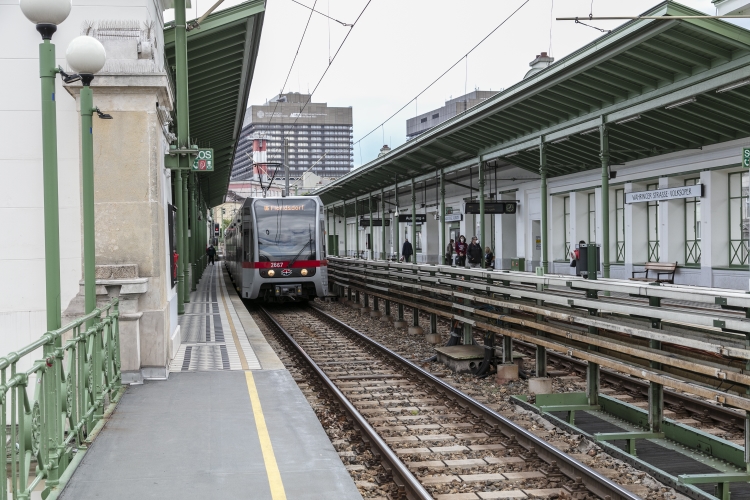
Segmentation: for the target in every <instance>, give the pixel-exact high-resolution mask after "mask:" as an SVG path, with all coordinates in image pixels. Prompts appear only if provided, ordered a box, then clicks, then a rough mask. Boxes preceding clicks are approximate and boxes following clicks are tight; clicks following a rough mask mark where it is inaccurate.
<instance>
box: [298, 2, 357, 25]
mask: <svg viewBox="0 0 750 500" xmlns="http://www.w3.org/2000/svg"><path fill="white" fill-rule="evenodd" d="M292 2H294V3H296V4H297V5H301V6H302V7H304V8H306V9H310V10H311V11H312V12H315V13H316V14H320V15H321V16H323V17H327V18H328V19H330V20H331V21H336V22H337V23H339V24H340V25H341V26H354V25H353V24H349V23H345V22H343V21H339V20H338V19H336V18H334V17H331V16H329V15H326V14H323V13H322V12H320V11H319V10H315V6H314V5H313V6H312V7H308V6H307V5H305V4H303V3H301V2H298V1H297V0H292ZM328 7H329V8H328V13H329V14H330V13H331V9H330V4H329V6H328Z"/></svg>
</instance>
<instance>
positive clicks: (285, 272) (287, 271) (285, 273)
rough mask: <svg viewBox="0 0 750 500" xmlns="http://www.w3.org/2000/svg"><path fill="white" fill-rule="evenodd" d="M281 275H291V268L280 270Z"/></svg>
mask: <svg viewBox="0 0 750 500" xmlns="http://www.w3.org/2000/svg"><path fill="white" fill-rule="evenodd" d="M281 275H282V276H291V275H292V270H291V269H284V270H283V271H281Z"/></svg>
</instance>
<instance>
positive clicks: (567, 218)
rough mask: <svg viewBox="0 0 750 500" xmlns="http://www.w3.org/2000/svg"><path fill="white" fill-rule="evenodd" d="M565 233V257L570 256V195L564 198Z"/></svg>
mask: <svg viewBox="0 0 750 500" xmlns="http://www.w3.org/2000/svg"><path fill="white" fill-rule="evenodd" d="M563 234H564V235H565V245H564V246H565V255H564V256H563V258H564V259H568V258H569V257H570V196H566V197H565V198H563Z"/></svg>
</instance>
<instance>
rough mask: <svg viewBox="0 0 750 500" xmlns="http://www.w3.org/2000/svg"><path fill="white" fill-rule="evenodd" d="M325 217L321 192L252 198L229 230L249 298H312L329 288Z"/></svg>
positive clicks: (233, 263) (231, 252)
mask: <svg viewBox="0 0 750 500" xmlns="http://www.w3.org/2000/svg"><path fill="white" fill-rule="evenodd" d="M324 223H325V216H324V213H323V204H322V202H321V201H320V198H319V197H317V196H314V197H313V196H290V197H285V198H247V199H245V201H244V203H243V204H242V207H241V208H240V210H239V211H238V212H237V214H235V216H234V220H233V221H232V223H231V224H230V225H229V227H227V229H226V231H225V233H224V242H225V245H226V257H225V263H226V266H227V269H228V270H229V274H230V276H231V277H232V281H233V282H234V286H235V287H236V288H237V291H238V292H239V294H240V296H241V297H242V298H243V299H259V300H262V301H265V302H284V301H297V300H312V299H314V298H315V297H324V296H325V295H326V293H327V292H328V268H327V266H328V263H327V261H326V248H325V226H324Z"/></svg>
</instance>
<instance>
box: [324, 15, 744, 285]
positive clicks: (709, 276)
mask: <svg viewBox="0 0 750 500" xmlns="http://www.w3.org/2000/svg"><path fill="white" fill-rule="evenodd" d="M699 14H701V13H700V12H697V11H694V10H691V9H689V8H686V7H684V6H682V5H679V4H677V3H673V2H665V3H663V4H660V5H658V6H657V7H654V8H653V9H652V10H651V11H650V12H649V13H648V15H685V16H695V15H699ZM706 33H708V34H709V35H707V36H710V37H712V40H713V45H711V46H710V47H709V46H706V45H701V44H699V43H693V42H694V41H695V40H697V39H699V38H700V37H701V36H704V34H706ZM676 38H679V40H680V42H679V43H680V44H682V45H684V46H688V45H690V44H692V45H690V47H691V48H690V49H689V50H688V49H684V50H682V51H681V52H680V63H679V64H676V63H674V62H672V63H669V64H668V63H666V62H665V61H666V59H664V57H662V56H661V55H660V54H663V53H671V52H670V51H674V50H675V45H673V44H674V40H675V39H676ZM748 40H750V36H748V31H747V30H744V29H743V28H740V27H738V26H735V25H732V24H729V23H726V22H723V21H719V20H712V21H710V22H709V23H708V24H705V25H703V24H701V23H700V21H693V20H682V21H678V22H675V23H672V24H669V23H650V22H647V21H644V20H635V21H633V22H630V23H626V24H624V25H622V26H620V27H619V28H617V29H615V30H613V31H612V32H611V33H609V34H606V35H604V36H602V37H601V38H600V39H598V40H596V41H595V42H593V43H591V44H589V45H587V46H585V47H582V48H581V49H579V50H578V51H576V52H574V53H572V54H571V55H569V56H567V57H566V58H564V59H563V60H561V61H558V62H557V63H554V64H547V63H550V62H552V61H547V60H539V59H541V58H542V57H543V56H544V54H542V55H541V56H539V57H538V58H537V60H535V62H537V63H544V64H545V67H543V68H539V69H540V70H539V71H535V72H530V73H531V74H529V75H527V77H526V78H525V79H524V80H522V81H521V82H519V83H517V84H516V85H514V86H512V87H510V88H509V89H506V90H505V91H503V92H501V93H500V94H498V95H496V96H493V97H491V98H490V99H488V100H486V101H485V102H483V103H480V104H479V105H477V106H475V107H474V108H472V109H470V110H469V111H468V112H467V113H465V114H464V115H462V116H459V117H457V118H456V119H455V120H450V121H449V122H447V123H443V124H441V125H438V126H437V127H435V128H434V129H432V130H429V131H428V132H426V133H423V134H420V135H419V136H418V137H416V138H414V139H413V140H412V141H408V142H406V143H405V144H404V145H402V146H400V147H398V148H395V149H393V150H392V151H388V152H387V153H386V154H385V155H383V156H380V157H379V158H377V159H375V160H373V161H371V162H370V163H368V164H366V165H363V166H362V167H360V168H358V169H357V170H355V171H353V172H351V173H350V174H349V175H347V176H346V177H344V178H342V179H338V180H337V181H335V182H334V183H332V184H331V186H326V187H323V188H321V189H319V190H318V191H317V192H316V194H318V195H319V196H321V198H322V199H323V201H324V203H325V204H326V206H327V209H328V224H329V226H328V227H329V233H330V234H332V235H335V239H336V240H337V242H338V253H339V254H340V255H348V256H355V255H358V256H360V257H367V258H382V256H384V255H387V256H389V257H392V256H394V255H398V254H399V253H400V246H401V245H402V244H403V242H404V239H405V238H407V237H408V238H409V240H410V241H411V242H413V246H414V248H415V254H416V255H415V257H416V259H415V260H416V262H420V263H430V264H437V263H442V262H444V260H443V259H444V254H445V248H446V246H447V244H448V242H449V241H450V239H455V238H456V237H457V236H459V235H464V236H466V238H467V240H470V239H471V237H472V236H475V235H476V236H478V237H479V240H480V244H481V245H482V247H483V248H484V247H487V246H489V247H490V248H491V249H492V250H493V253H494V255H495V262H494V267H495V269H512V268H514V267H515V268H516V269H518V270H521V271H524V270H525V271H532V272H533V271H535V270H538V269H539V268H541V269H539V271H541V272H546V273H550V274H559V275H567V274H573V273H574V272H575V270H574V269H572V268H571V266H570V264H571V252H572V251H574V250H575V249H576V246H577V245H579V243H580V242H584V243H585V244H587V245H588V244H595V245H598V246H599V251H600V252H601V266H600V268H599V272H600V273H601V274H600V276H603V277H605V278H618V279H630V278H632V277H633V272H636V271H641V272H642V271H643V269H644V265H645V264H646V263H648V262H662V263H670V264H676V272H675V275H674V282H675V283H677V284H684V285H695V286H703V287H716V288H727V289H740V290H748V278H750V273H749V272H748V266H750V219H749V217H748V214H749V213H750V171H748V168H747V163H748V162H747V161H743V148H748V147H750V146H749V145H750V142H749V140H750V139H749V138H750V122H748V121H746V120H744V119H741V114H738V113H740V110H741V109H744V106H745V105H746V104H745V103H746V102H748V101H750V43H748ZM682 45H681V46H682ZM646 46H647V47H648V48H649V50H644V47H646ZM546 59H551V58H546ZM636 60H637V61H638V62H637V63H636V62H635V61H636ZM540 65H541V64H540ZM533 69H536V68H534V63H532V70H533ZM654 75H658V76H654ZM395 169H398V171H399V172H402V174H401V175H400V176H399V178H398V183H397V184H394V178H393V175H392V172H393V171H394V170H395ZM480 199H484V205H485V206H486V207H488V208H489V207H493V208H494V207H497V206H498V205H496V202H498V201H512V202H513V206H514V208H515V210H513V212H512V213H507V212H506V213H492V211H491V210H489V209H486V210H485V212H484V218H482V217H481V216H480V215H479V214H478V213H476V212H477V210H468V209H467V204H468V203H469V202H473V203H474V204H475V205H479V203H477V202H478V201H479V200H480ZM370 200H372V202H371V201H370ZM370 207H373V208H372V209H370ZM443 207H445V218H443V217H442V213H441V212H442V209H443ZM370 210H372V211H373V212H374V214H373V218H374V219H375V220H378V219H380V218H383V219H385V220H387V221H389V222H390V225H387V224H386V225H385V233H386V234H385V238H383V236H384V235H383V232H382V229H383V224H382V223H381V224H380V225H379V226H378V225H375V227H373V228H370V227H369V225H368V224H366V223H365V224H362V221H361V220H360V219H361V218H362V217H363V216H364V218H365V219H368V218H369V212H370ZM399 216H400V217H399ZM412 221H414V222H415V224H416V225H412ZM370 241H372V243H373V248H372V249H370V248H369V242H370ZM332 247H333V246H332ZM370 250H371V251H370ZM363 251H364V253H363ZM514 262H516V265H515V266H514V265H513V263H514ZM637 276H638V277H642V276H643V274H639V275H637ZM651 277H652V278H653V277H654V276H651Z"/></svg>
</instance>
